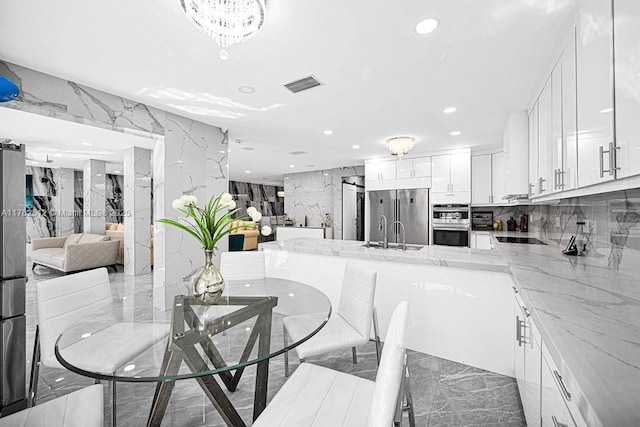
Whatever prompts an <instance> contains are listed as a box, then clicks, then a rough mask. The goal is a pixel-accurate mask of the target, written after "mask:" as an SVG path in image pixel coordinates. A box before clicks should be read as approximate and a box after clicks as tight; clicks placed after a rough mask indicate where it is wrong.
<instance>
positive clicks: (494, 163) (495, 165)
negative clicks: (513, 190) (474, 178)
mask: <svg viewBox="0 0 640 427" xmlns="http://www.w3.org/2000/svg"><path fill="white" fill-rule="evenodd" d="M504 196H505V194H504V153H503V152H500V153H494V154H492V155H491V203H504Z"/></svg>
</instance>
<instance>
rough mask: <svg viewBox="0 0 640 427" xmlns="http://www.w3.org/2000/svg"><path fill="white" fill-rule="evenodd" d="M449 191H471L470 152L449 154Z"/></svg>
mask: <svg viewBox="0 0 640 427" xmlns="http://www.w3.org/2000/svg"><path fill="white" fill-rule="evenodd" d="M450 191H451V192H459V191H471V153H468V152H467V153H456V154H451V190H450Z"/></svg>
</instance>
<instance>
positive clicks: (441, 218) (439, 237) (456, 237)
mask: <svg viewBox="0 0 640 427" xmlns="http://www.w3.org/2000/svg"><path fill="white" fill-rule="evenodd" d="M469 210H470V209H469V205H463V204H448V205H433V221H432V225H433V235H432V239H431V241H432V243H433V244H434V245H443V246H466V247H468V246H469V224H470V221H469Z"/></svg>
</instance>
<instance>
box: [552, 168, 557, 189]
mask: <svg viewBox="0 0 640 427" xmlns="http://www.w3.org/2000/svg"><path fill="white" fill-rule="evenodd" d="M553 189H554V190H557V189H558V169H554V170H553Z"/></svg>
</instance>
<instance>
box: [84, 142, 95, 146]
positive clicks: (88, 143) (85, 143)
mask: <svg viewBox="0 0 640 427" xmlns="http://www.w3.org/2000/svg"><path fill="white" fill-rule="evenodd" d="M82 145H86V146H88V147H91V146H92V145H93V144H92V143H90V142H83V143H82Z"/></svg>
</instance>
